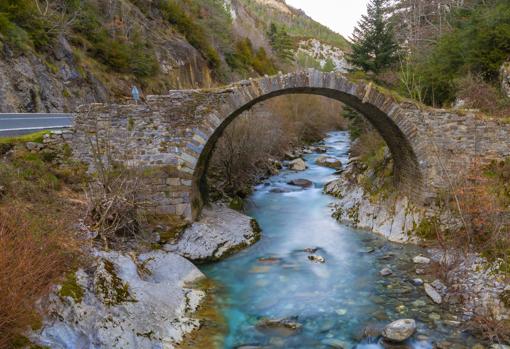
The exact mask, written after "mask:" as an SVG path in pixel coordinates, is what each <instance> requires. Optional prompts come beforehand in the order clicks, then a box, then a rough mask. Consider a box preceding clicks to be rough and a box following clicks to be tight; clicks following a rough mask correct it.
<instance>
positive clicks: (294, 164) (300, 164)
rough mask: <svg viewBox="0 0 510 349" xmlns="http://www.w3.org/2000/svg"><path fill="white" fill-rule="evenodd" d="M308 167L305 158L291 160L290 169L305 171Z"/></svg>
mask: <svg viewBox="0 0 510 349" xmlns="http://www.w3.org/2000/svg"><path fill="white" fill-rule="evenodd" d="M307 168H308V166H306V163H305V161H304V160H303V159H296V160H292V161H291V162H289V169H291V170H292V171H304V170H306V169H307Z"/></svg>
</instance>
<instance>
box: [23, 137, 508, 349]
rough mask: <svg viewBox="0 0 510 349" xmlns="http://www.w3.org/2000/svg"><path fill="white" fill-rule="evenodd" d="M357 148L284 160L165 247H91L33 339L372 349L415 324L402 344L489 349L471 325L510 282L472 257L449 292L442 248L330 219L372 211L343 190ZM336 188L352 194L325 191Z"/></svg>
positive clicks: (335, 144) (313, 151) (343, 144)
mask: <svg viewBox="0 0 510 349" xmlns="http://www.w3.org/2000/svg"><path fill="white" fill-rule="evenodd" d="M349 149H350V141H349V135H348V133H346V132H334V133H330V134H329V135H328V137H327V138H326V139H325V141H324V142H320V143H318V144H316V145H313V146H310V147H306V148H304V149H300V150H298V151H296V152H294V153H293V154H288V155H287V156H288V159H289V160H287V161H284V162H283V164H282V165H283V166H282V167H283V168H282V169H281V170H279V171H278V172H279V174H275V175H274V176H272V177H269V178H265V179H263V182H261V183H260V184H259V185H257V186H256V187H255V190H254V193H253V194H252V195H251V196H250V197H249V198H248V200H246V202H245V205H246V208H247V212H246V214H247V215H244V214H241V213H238V212H236V211H234V210H232V209H229V208H227V207H226V206H224V205H220V206H212V207H211V208H208V209H206V210H205V211H204V213H203V215H202V218H201V220H200V221H199V222H197V223H195V224H193V225H192V226H191V227H189V228H188V229H186V230H185V231H184V232H183V233H182V234H181V235H179V236H178V238H177V239H176V241H174V243H170V244H166V245H163V246H162V249H161V250H155V251H151V252H146V253H141V254H133V253H126V252H124V253H120V252H99V251H96V252H95V253H94V258H95V262H94V263H93V264H92V266H91V267H90V268H87V269H86V270H78V271H77V272H76V273H75V274H73V275H71V277H70V279H69V280H67V281H66V283H64V284H63V285H61V286H59V287H57V288H56V290H55V292H54V293H53V294H52V295H51V297H50V299H49V301H48V303H47V304H45V306H46V307H47V308H48V309H49V310H50V315H49V316H48V317H47V318H46V319H45V321H44V323H43V326H42V328H41V329H39V330H37V331H35V332H34V335H33V336H30V338H31V339H33V340H34V342H37V343H41V344H44V345H49V346H50V347H51V348H76V347H80V346H81V347H83V346H85V347H88V348H96V347H97V348H102V347H111V348H121V347H122V348H153V347H161V348H173V347H183V348H280V347H281V348H304V347H306V348H308V347H310V348H343V349H347V348H351V347H355V346H357V347H358V348H365V347H366V348H368V346H370V347H373V346H377V347H388V346H389V343H388V342H387V341H385V340H384V336H383V330H384V328H385V326H388V325H389V324H390V323H391V322H392V321H396V320H399V319H412V320H413V321H415V325H416V329H415V330H413V331H412V333H410V334H411V335H412V337H410V339H407V340H406V341H405V342H404V345H405V346H407V347H413V348H432V347H437V348H442V349H446V348H465V347H474V346H478V348H481V347H482V346H484V347H485V346H488V345H489V342H484V341H483V340H481V339H480V338H478V337H476V336H475V335H476V333H473V332H472V331H468V329H469V328H468V326H466V325H467V322H466V321H467V320H469V319H472V318H473V317H474V316H475V315H476V314H477V312H476V311H475V310H476V308H477V307H480V304H482V305H484V306H485V305H489V304H494V303H493V300H494V299H499V295H500V293H501V292H502V291H505V287H506V284H505V283H504V282H502V281H501V280H499V279H498V276H497V275H496V276H495V274H494V273H492V272H491V271H490V270H486V269H485V268H484V266H485V265H484V262H483V260H480V259H477V258H471V259H469V260H468V259H466V260H465V263H464V264H463V267H462V269H455V270H456V271H457V272H455V273H453V274H451V278H450V279H449V280H451V282H448V283H447V282H446V281H441V280H440V279H439V277H438V274H437V266H438V265H439V263H438V262H439V261H440V260H441V259H442V256H441V254H440V253H439V252H440V251H435V250H430V249H429V250H427V249H426V248H422V247H420V246H418V245H416V244H411V245H409V244H401V243H400V244H397V243H394V242H392V241H390V240H392V239H388V237H393V236H394V234H393V233H391V232H392V231H393V232H394V231H395V229H394V228H391V229H390V234H389V235H386V234H380V235H382V236H378V235H376V234H373V233H371V232H369V231H368V230H367V229H372V230H376V229H374V227H377V226H378V225H377V224H375V225H374V224H373V223H372V225H371V226H369V225H367V226H365V227H364V228H367V229H365V230H358V229H353V228H352V227H350V226H348V225H346V224H345V223H347V222H348V221H349V220H348V219H345V220H342V221H343V223H339V222H337V221H336V219H334V218H333V217H331V215H332V213H333V215H334V216H335V217H336V218H340V217H341V216H340V215H338V214H336V215H335V214H334V213H335V211H337V210H338V208H339V207H341V206H340V205H341V203H342V200H346V198H351V200H350V201H349V204H351V206H350V207H355V206H358V208H359V212H358V215H357V220H358V221H359V222H361V221H365V222H368V218H367V217H368V215H366V216H364V214H363V212H374V211H373V208H370V207H369V208H368V209H367V208H364V207H363V205H365V204H364V203H363V202H356V201H353V200H352V197H355V198H360V197H361V198H363V197H364V196H363V195H361V196H360V195H359V193H360V192H359V186H357V185H356V184H351V185H349V184H346V183H345V177H344V176H345V175H346V174H348V173H349V166H351V164H350V163H349ZM296 153H297V154H296ZM290 159H293V160H290ZM328 159H329V160H328ZM339 169H343V170H341V171H339ZM339 176H340V177H339ZM335 181H336V182H335ZM339 181H340V182H339ZM341 181H344V182H341ZM331 183H337V184H335V188H341V190H343V192H342V193H343V194H344V195H342V196H341V197H340V198H336V199H335V198H333V197H331V196H327V195H325V194H324V193H323V188H324V187H326V188H328V187H331ZM351 191H352V192H353V193H356V195H354V196H351V194H349V193H350V192H351ZM366 202H369V201H366ZM379 209H380V210H381V209H384V208H381V207H379ZM346 211H348V210H346ZM388 215H389V213H388ZM252 217H253V218H252ZM349 217H353V218H354V217H355V215H351V216H349V215H347V218H349ZM364 217H365V218H364ZM254 219H255V220H256V222H258V223H259V224H255V223H254V222H255V220H254ZM355 221H356V220H355V219H352V222H351V224H352V223H355ZM393 221H394V222H406V220H405V219H404V220H402V219H396V220H395V219H394V220H393ZM372 222H374V220H372ZM375 222H378V221H377V220H375ZM259 225H260V227H259ZM386 226H390V227H395V223H392V224H389V225H386ZM401 227H402V226H401ZM261 229H262V231H263V234H261V233H260V230H261ZM399 229H400V228H399ZM397 230H398V229H397ZM401 236H403V237H405V235H401ZM259 239H260V241H259ZM393 240H394V239H393ZM257 241H259V242H258V243H256V244H255V242H257ZM397 241H398V239H397ZM399 242H405V240H404V239H402V240H401V241H399ZM253 244H255V245H253ZM251 245H253V246H251ZM248 246H251V247H250V248H247V247H248ZM184 257H185V258H184ZM227 257H229V258H227ZM225 258H226V259H225ZM187 259H189V260H192V261H193V262H194V263H197V264H199V267H198V268H197V267H196V266H194V265H193V264H192V263H191V262H189V261H188V260H187ZM211 262H215V263H212V264H211ZM204 263H206V264H204ZM459 270H462V271H465V270H468V271H470V273H471V274H469V275H470V276H469V277H466V274H465V273H460V272H458V271H459ZM475 291H476V292H475ZM464 295H468V297H464ZM499 302H500V303H497V305H498V306H499V307H500V308H501V309H504V308H503V307H502V300H499ZM497 315H498V316H501V317H500V319H504V318H505V317H504V316H506V315H505V314H504V313H498V314H497ZM406 338H407V337H406ZM392 345H395V344H394V343H393V344H392ZM399 345H400V344H399Z"/></svg>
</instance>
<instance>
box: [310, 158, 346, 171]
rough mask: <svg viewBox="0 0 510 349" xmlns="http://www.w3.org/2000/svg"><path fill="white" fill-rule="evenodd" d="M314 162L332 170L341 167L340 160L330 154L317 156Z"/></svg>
mask: <svg viewBox="0 0 510 349" xmlns="http://www.w3.org/2000/svg"><path fill="white" fill-rule="evenodd" d="M315 163H316V164H317V165H319V166H324V167H328V168H332V169H334V170H340V169H342V162H341V161H340V160H339V159H337V158H334V157H331V156H319V157H318V158H317V160H315Z"/></svg>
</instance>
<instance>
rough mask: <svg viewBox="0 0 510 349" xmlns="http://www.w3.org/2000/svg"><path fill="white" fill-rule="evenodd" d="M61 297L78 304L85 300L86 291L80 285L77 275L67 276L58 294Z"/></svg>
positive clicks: (70, 274)
mask: <svg viewBox="0 0 510 349" xmlns="http://www.w3.org/2000/svg"><path fill="white" fill-rule="evenodd" d="M58 295H59V296H60V297H62V298H63V297H71V298H72V299H73V300H74V301H75V302H76V303H81V302H82V300H83V295H84V291H83V288H82V287H81V286H80V285H79V284H78V280H77V278H76V273H69V274H67V276H66V278H65V280H64V282H63V283H62V285H61V287H60V291H59V292H58Z"/></svg>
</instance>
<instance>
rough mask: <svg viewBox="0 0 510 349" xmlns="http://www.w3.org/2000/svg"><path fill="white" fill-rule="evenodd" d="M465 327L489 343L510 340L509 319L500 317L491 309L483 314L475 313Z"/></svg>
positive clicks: (501, 342)
mask: <svg viewBox="0 0 510 349" xmlns="http://www.w3.org/2000/svg"><path fill="white" fill-rule="evenodd" d="M467 329H468V330H470V331H471V332H473V333H474V334H476V335H477V336H480V337H482V338H483V339H485V340H488V341H490V342H491V343H498V344H503V343H508V342H510V321H509V320H502V319H500V318H499V317H498V316H497V314H495V312H494V310H492V309H490V310H488V311H487V313H486V314H484V315H475V316H474V317H473V318H472V319H471V320H470V321H469V323H468V324H467Z"/></svg>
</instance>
